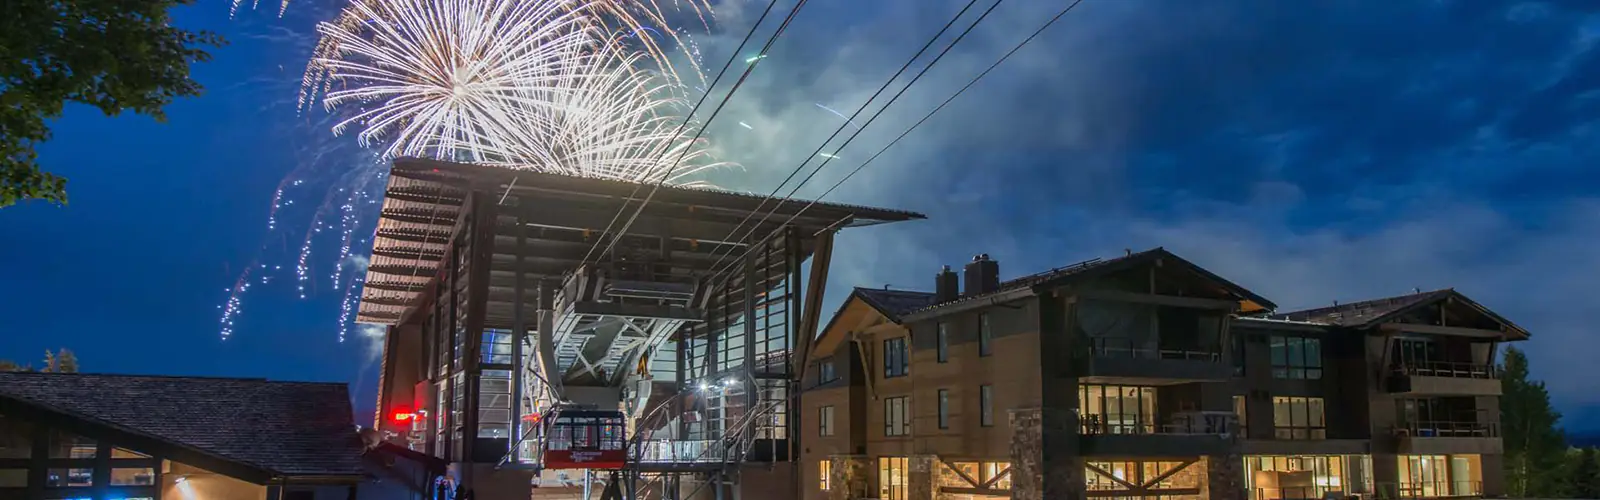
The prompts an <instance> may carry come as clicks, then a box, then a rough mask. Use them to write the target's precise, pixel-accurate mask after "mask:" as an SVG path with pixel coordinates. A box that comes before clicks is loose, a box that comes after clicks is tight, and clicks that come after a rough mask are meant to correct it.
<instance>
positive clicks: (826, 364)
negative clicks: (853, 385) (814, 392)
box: [817, 358, 839, 384]
mask: <svg viewBox="0 0 1600 500" xmlns="http://www.w3.org/2000/svg"><path fill="white" fill-rule="evenodd" d="M835 380H839V374H838V372H836V371H834V367H833V358H823V359H822V361H820V362H818V363H817V383H818V384H826V383H828V382H832V381H835Z"/></svg>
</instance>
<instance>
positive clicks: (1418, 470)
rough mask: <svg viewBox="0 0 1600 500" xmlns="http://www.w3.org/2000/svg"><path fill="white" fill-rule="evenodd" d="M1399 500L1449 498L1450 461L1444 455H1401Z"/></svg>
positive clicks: (1399, 458) (1399, 459)
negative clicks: (1409, 499) (1403, 499)
mask: <svg viewBox="0 0 1600 500" xmlns="http://www.w3.org/2000/svg"><path fill="white" fill-rule="evenodd" d="M1397 459H1398V461H1399V468H1400V496H1401V498H1430V497H1443V496H1450V495H1451V493H1450V461H1449V459H1448V458H1447V457H1445V456H1444V455H1401V456H1399V457H1397Z"/></svg>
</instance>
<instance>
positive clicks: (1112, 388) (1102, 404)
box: [1078, 384, 1156, 434]
mask: <svg viewBox="0 0 1600 500" xmlns="http://www.w3.org/2000/svg"><path fill="white" fill-rule="evenodd" d="M1078 409H1079V411H1080V412H1082V415H1083V417H1082V422H1081V424H1080V425H1081V432H1082V433H1084V434H1151V433H1154V432H1155V427H1156V426H1155V418H1156V388H1154V387H1141V386H1131V385H1093V384H1083V385H1080V386H1078Z"/></svg>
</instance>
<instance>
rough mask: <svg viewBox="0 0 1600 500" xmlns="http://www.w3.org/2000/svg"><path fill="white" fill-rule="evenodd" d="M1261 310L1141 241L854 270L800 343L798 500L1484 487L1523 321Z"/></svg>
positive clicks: (1234, 289)
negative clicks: (960, 266)
mask: <svg viewBox="0 0 1600 500" xmlns="http://www.w3.org/2000/svg"><path fill="white" fill-rule="evenodd" d="M1275 308H1276V306H1275V305H1274V304H1273V303H1272V302H1270V301H1268V300H1267V299H1265V298H1263V297H1261V296H1259V295H1256V294H1255V293H1252V292H1251V291H1249V290H1246V289H1244V288H1243V287H1240V286H1238V285H1236V284H1234V283H1232V282H1229V281H1228V280H1226V279H1224V278H1222V277H1220V276H1218V275H1216V274H1213V273H1211V272H1210V271H1208V270H1206V269H1204V268H1201V267H1200V266H1198V265H1195V264H1194V263H1192V262H1189V261H1187V260H1185V259H1183V258H1180V257H1178V256H1177V255H1174V254H1172V253H1171V252H1168V251H1166V250H1164V249H1160V248H1157V249H1153V250H1149V251H1145V252H1137V253H1133V252H1130V253H1129V254H1128V255H1125V256H1120V257H1117V258H1112V259H1104V260H1101V259H1096V260H1091V261H1086V262H1082V263H1078V264H1074V265H1070V266H1067V267H1062V268H1058V269H1053V270H1050V271H1046V272H1043V273H1039V274H1035V275H1031V276H1024V277H1021V278H1017V279H1013V280H1009V281H1001V280H1000V278H999V263H998V262H996V261H994V260H992V259H990V258H989V257H988V256H987V255H982V256H978V257H976V258H974V260H973V261H972V262H971V263H969V264H967V266H966V269H965V270H964V272H963V273H962V275H960V276H958V274H957V273H956V272H954V271H951V270H950V269H949V268H948V267H946V268H945V269H944V271H942V272H940V273H938V275H937V277H936V279H935V287H934V291H933V292H915V291H898V290H874V289H860V288H858V289H856V290H855V291H854V292H853V293H852V294H851V295H850V297H849V298H847V299H846V301H845V303H844V304H843V306H842V307H841V308H840V310H839V312H838V313H837V314H835V316H834V318H833V319H832V320H831V322H830V323H828V326H827V327H826V328H825V329H824V330H823V332H822V334H821V336H820V337H819V338H818V339H817V341H816V343H815V349H814V350H813V351H812V353H811V354H810V356H808V357H807V358H805V359H809V360H810V362H809V363H808V366H807V367H806V369H805V375H804V380H803V382H802V392H801V405H800V406H801V408H800V411H801V415H804V416H807V417H811V418H813V419H814V420H811V421H810V425H807V426H806V427H807V428H805V429H801V430H800V432H801V435H802V436H805V437H806V438H807V439H806V441H805V443H804V445H803V449H802V451H801V455H800V458H801V477H802V482H803V484H804V487H803V488H802V491H801V498H805V499H812V500H822V499H830V500H843V499H854V498H877V499H882V500H931V499H935V498H939V499H962V500H968V499H982V498H1017V499H1057V498H1086V497H1116V498H1151V499H1156V498H1160V499H1184V500H1240V499H1246V498H1248V499H1252V500H1280V499H1306V498H1328V497H1347V496H1360V497H1363V498H1445V497H1479V496H1494V495H1500V494H1503V491H1504V487H1503V477H1502V462H1503V458H1502V455H1503V454H1504V446H1503V444H1502V442H1501V437H1500V433H1499V418H1500V413H1499V396H1500V381H1499V373H1498V370H1497V369H1496V367H1495V364H1494V360H1495V356H1496V353H1497V351H1498V348H1499V345H1500V344H1501V343H1503V342H1508V341H1519V340H1525V339H1527V338H1528V332H1527V331H1525V330H1523V329H1522V328H1520V327H1518V326H1516V325H1515V324H1513V323H1511V322H1510V321H1508V320H1506V319H1505V318H1503V317H1501V316H1499V315H1498V314H1496V313H1494V312H1493V311H1490V310H1489V309H1488V308H1485V307H1484V306H1482V305H1481V304H1478V303H1477V302H1475V301H1473V300H1471V299H1469V298H1467V297H1466V296H1465V295H1463V294H1461V293H1459V292H1457V291H1455V290H1452V289H1445V290H1438V291H1432V292H1418V293H1413V294H1408V295H1402V296H1397V297H1389V298H1383V299H1376V300H1369V301H1361V302H1355V303H1347V304H1340V305H1334V306H1331V307H1327V308H1320V309H1313V310H1305V311H1296V312H1288V313H1279V312H1276V311H1274V309H1275Z"/></svg>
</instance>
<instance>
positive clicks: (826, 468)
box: [817, 460, 833, 491]
mask: <svg viewBox="0 0 1600 500" xmlns="http://www.w3.org/2000/svg"><path fill="white" fill-rule="evenodd" d="M817 472H818V475H819V476H821V477H822V484H821V485H820V486H822V488H821V489H822V491H828V479H829V478H828V476H830V475H832V474H833V462H832V461H828V460H823V461H821V462H817Z"/></svg>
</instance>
